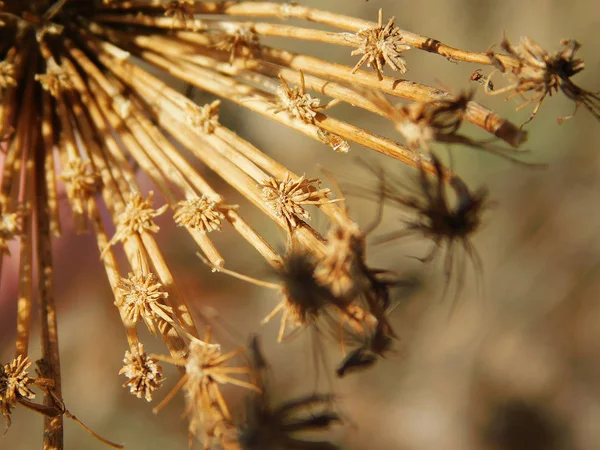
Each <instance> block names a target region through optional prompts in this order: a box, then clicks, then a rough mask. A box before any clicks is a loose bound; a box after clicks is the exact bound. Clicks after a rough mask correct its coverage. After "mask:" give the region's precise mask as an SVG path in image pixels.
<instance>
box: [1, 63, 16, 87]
mask: <svg viewBox="0 0 600 450" xmlns="http://www.w3.org/2000/svg"><path fill="white" fill-rule="evenodd" d="M16 85H17V81H16V80H15V66H14V65H13V64H11V63H9V62H8V61H0V88H1V89H6V88H7V87H10V86H16Z"/></svg>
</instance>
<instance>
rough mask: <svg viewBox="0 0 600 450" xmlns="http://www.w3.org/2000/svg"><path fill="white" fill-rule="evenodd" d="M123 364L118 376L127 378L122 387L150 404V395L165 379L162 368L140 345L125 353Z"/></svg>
mask: <svg viewBox="0 0 600 450" xmlns="http://www.w3.org/2000/svg"><path fill="white" fill-rule="evenodd" d="M123 362H124V363H125V365H124V366H123V367H122V368H121V370H120V371H119V375H125V376H126V377H127V381H126V382H125V384H123V387H128V388H129V392H130V393H131V394H132V395H135V396H136V397H137V398H142V397H144V398H145V399H146V401H147V402H151V401H152V394H153V393H154V391H156V390H157V389H158V388H159V387H160V385H161V383H162V382H163V381H164V379H165V378H164V377H163V375H162V367H161V366H159V365H158V364H157V363H156V360H155V359H153V358H151V357H149V356H148V355H147V354H146V352H145V351H144V345H143V344H141V343H138V344H137V346H136V347H134V348H132V349H130V350H127V351H126V352H125V357H124V358H123Z"/></svg>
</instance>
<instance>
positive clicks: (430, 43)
mask: <svg viewBox="0 0 600 450" xmlns="http://www.w3.org/2000/svg"><path fill="white" fill-rule="evenodd" d="M149 6H154V7H156V6H157V4H156V3H154V4H153V3H152V1H148V2H140V3H138V2H135V3H134V2H118V3H114V4H111V5H109V6H108V7H109V8H136V9H137V8H147V7H149ZM193 12H194V13H196V14H224V15H230V16H251V17H268V18H275V19H288V18H296V19H303V20H307V21H310V22H316V23H320V24H323V25H328V26H331V27H335V28H339V29H343V30H347V31H349V32H352V33H357V32H359V31H360V30H362V29H365V28H374V27H377V23H376V22H372V21H368V20H362V19H358V18H355V17H350V16H345V15H342V14H336V13H332V12H329V11H323V10H319V9H317V8H311V7H307V6H301V5H294V4H283V5H282V4H280V3H275V2H234V1H229V2H227V1H226V2H201V3H195V4H194V8H193ZM171 24H172V21H171ZM155 26H156V25H155ZM331 34H334V33H331ZM400 34H401V36H402V42H403V43H405V44H407V45H410V46H411V47H413V48H416V49H420V50H424V51H426V52H429V53H435V54H438V55H440V56H443V57H444V58H446V59H448V60H450V61H462V62H469V63H475V64H485V65H492V64H493V61H492V60H491V58H490V57H489V56H488V55H486V53H481V52H470V51H466V50H461V49H457V48H454V47H451V46H449V45H446V44H443V43H442V42H440V41H438V40H437V39H432V38H430V37H427V36H422V35H420V34H417V33H412V32H410V31H406V30H402V29H401V30H400ZM501 61H502V62H503V63H505V62H507V63H510V62H511V61H512V58H511V57H510V56H508V55H501Z"/></svg>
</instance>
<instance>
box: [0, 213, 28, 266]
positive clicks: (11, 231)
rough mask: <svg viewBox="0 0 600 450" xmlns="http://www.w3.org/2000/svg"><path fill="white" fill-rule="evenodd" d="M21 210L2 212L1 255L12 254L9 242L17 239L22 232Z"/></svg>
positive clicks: (0, 224) (0, 229)
mask: <svg viewBox="0 0 600 450" xmlns="http://www.w3.org/2000/svg"><path fill="white" fill-rule="evenodd" d="M22 217H23V214H22V213H21V212H16V213H8V212H0V257H1V256H2V255H10V250H9V248H8V242H9V241H11V240H13V239H15V238H16V237H17V236H18V235H19V234H20V233H21V219H22Z"/></svg>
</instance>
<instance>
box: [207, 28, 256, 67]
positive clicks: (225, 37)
mask: <svg viewBox="0 0 600 450" xmlns="http://www.w3.org/2000/svg"><path fill="white" fill-rule="evenodd" d="M215 48H216V49H218V50H222V51H224V52H227V53H229V62H230V63H231V62H233V59H234V58H235V57H236V56H242V57H244V58H253V57H254V55H255V54H256V53H257V52H258V51H259V50H260V40H259V39H258V35H257V34H256V32H255V31H254V29H253V28H252V27H248V26H236V27H235V28H234V29H233V30H231V31H230V32H228V33H226V34H222V35H221V36H220V40H219V41H218V42H217V43H216V44H215Z"/></svg>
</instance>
